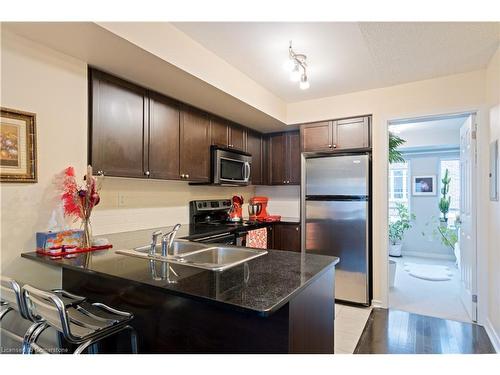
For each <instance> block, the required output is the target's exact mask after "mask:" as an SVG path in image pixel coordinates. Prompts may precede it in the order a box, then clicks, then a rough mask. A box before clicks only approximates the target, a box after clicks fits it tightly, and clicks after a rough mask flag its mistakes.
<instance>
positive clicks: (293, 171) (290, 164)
mask: <svg viewBox="0 0 500 375" xmlns="http://www.w3.org/2000/svg"><path fill="white" fill-rule="evenodd" d="M286 167H287V168H286V169H287V180H286V181H287V182H286V183H287V184H290V185H300V135H299V132H289V133H287V166H286Z"/></svg>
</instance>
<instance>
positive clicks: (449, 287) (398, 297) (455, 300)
mask: <svg viewBox="0 0 500 375" xmlns="http://www.w3.org/2000/svg"><path fill="white" fill-rule="evenodd" d="M390 259H391V260H395V261H396V262H397V263H398V265H397V268H396V279H395V282H394V288H391V289H390V290H389V307H390V308H391V309H397V310H402V311H407V312H412V313H416V314H420V315H427V316H433V317H437V318H442V319H450V320H458V321H461V322H469V323H470V321H471V320H470V318H469V316H468V315H467V311H466V310H465V307H464V306H463V304H462V301H461V300H460V294H459V293H460V275H459V273H458V268H457V267H456V265H455V262H453V261H447V260H440V259H429V258H417V257H408V256H403V257H401V258H395V257H390ZM404 262H412V263H424V264H439V265H443V266H447V267H449V269H450V271H451V272H452V273H453V275H452V277H451V280H447V281H429V280H422V279H418V278H416V277H413V276H410V274H409V273H408V272H406V271H405V270H404V269H403V263H404Z"/></svg>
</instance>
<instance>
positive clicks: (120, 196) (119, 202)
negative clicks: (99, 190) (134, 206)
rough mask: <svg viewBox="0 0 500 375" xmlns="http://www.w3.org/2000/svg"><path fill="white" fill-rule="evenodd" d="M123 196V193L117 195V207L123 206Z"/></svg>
mask: <svg viewBox="0 0 500 375" xmlns="http://www.w3.org/2000/svg"><path fill="white" fill-rule="evenodd" d="M125 201H126V199H125V195H124V194H123V193H118V207H122V206H125Z"/></svg>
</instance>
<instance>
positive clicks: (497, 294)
mask: <svg viewBox="0 0 500 375" xmlns="http://www.w3.org/2000/svg"><path fill="white" fill-rule="evenodd" d="M486 101H487V111H488V114H489V128H490V139H489V141H490V142H493V141H494V140H500V48H498V50H497V52H496V54H495V56H494V57H493V59H492V60H491V62H490V64H489V65H488V69H487V70H486ZM488 196H489V195H488V194H487V195H486V197H488ZM488 208H489V221H488V223H489V259H488V263H487V264H488V267H489V271H488V280H487V281H486V282H487V283H488V285H489V298H488V300H489V301H488V302H489V309H488V310H489V311H488V321H489V322H488V326H487V328H489V329H490V332H491V334H490V337H491V336H493V337H494V338H495V344H496V349H497V351H498V352H500V245H499V244H500V230H499V229H500V202H499V201H496V202H488Z"/></svg>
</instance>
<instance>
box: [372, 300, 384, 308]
mask: <svg viewBox="0 0 500 375" xmlns="http://www.w3.org/2000/svg"><path fill="white" fill-rule="evenodd" d="M372 307H379V308H384V309H385V308H386V306H384V305H383V304H382V301H379V300H378V299H372Z"/></svg>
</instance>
